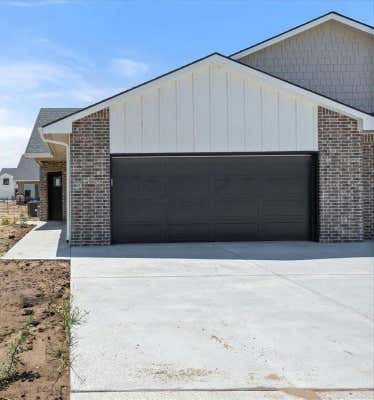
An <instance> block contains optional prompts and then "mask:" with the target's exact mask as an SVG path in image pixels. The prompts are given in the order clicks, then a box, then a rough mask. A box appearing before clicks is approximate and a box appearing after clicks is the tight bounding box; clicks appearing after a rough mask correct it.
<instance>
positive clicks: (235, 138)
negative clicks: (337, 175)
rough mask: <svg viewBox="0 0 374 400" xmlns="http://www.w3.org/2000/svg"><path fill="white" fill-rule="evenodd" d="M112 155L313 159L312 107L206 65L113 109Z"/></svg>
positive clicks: (237, 74)
mask: <svg viewBox="0 0 374 400" xmlns="http://www.w3.org/2000/svg"><path fill="white" fill-rule="evenodd" d="M110 144H111V153H191V152H217V153H218V152H273V151H316V150H318V142H317V105H316V104H315V103H312V102H311V101H309V100H306V99H305V98H304V97H302V96H298V95H295V94H291V93H288V92H286V91H283V90H279V89H276V88H274V87H272V86H271V85H270V84H269V83H268V82H264V81H261V80H259V79H257V78H253V77H248V76H246V75H245V74H242V73H241V72H238V71H236V70H230V69H229V68H228V67H226V66H222V65H219V64H211V65H208V66H206V65H205V66H203V67H201V68H200V69H196V70H194V71H192V72H191V71H188V72H186V73H185V74H182V75H179V76H178V77H177V78H173V79H170V80H166V81H165V80H164V81H162V82H160V84H159V85H158V86H157V85H152V87H150V88H147V87H145V88H144V90H140V91H137V92H136V93H135V94H134V95H131V96H128V97H126V98H124V99H122V100H121V101H118V102H116V103H114V104H113V105H111V108H110Z"/></svg>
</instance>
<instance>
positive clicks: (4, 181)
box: [3, 178, 9, 186]
mask: <svg viewBox="0 0 374 400" xmlns="http://www.w3.org/2000/svg"><path fill="white" fill-rule="evenodd" d="M3 185H5V186H9V178H4V179H3Z"/></svg>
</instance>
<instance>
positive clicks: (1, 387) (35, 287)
mask: <svg viewBox="0 0 374 400" xmlns="http://www.w3.org/2000/svg"><path fill="white" fill-rule="evenodd" d="M1 232H2V234H3V235H4V230H1ZM23 232H24V231H19V232H17V234H21V233H23ZM69 276H70V266H69V262H68V261H27V260H15V261H13V260H0V363H1V362H4V360H6V359H7V353H8V351H9V345H10V344H11V343H12V342H14V340H15V338H16V337H17V335H18V334H19V331H20V329H21V327H22V326H23V325H24V324H25V322H26V320H27V318H29V317H30V315H31V316H32V322H31V327H30V331H29V334H28V336H27V341H26V343H25V346H24V350H25V351H24V352H22V353H21V354H20V358H21V364H20V366H19V368H18V373H17V375H16V376H15V378H14V379H13V380H12V381H10V382H3V383H1V382H0V400H10V399H12V400H15V399H20V400H22V399H26V400H66V399H68V398H69V371H68V368H62V369H61V365H62V364H61V357H60V356H59V354H60V353H59V352H58V351H57V350H58V349H59V348H61V345H62V344H63V343H64V340H65V338H66V336H65V331H64V326H63V323H62V321H61V318H60V317H59V314H58V313H56V312H54V310H55V307H56V306H61V305H62V304H63V303H65V304H66V303H67V302H68V301H69V289H70V288H69ZM67 304H68V303H67Z"/></svg>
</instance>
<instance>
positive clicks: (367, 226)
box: [362, 132, 374, 240]
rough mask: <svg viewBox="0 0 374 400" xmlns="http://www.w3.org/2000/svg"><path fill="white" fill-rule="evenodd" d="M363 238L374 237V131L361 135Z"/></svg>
mask: <svg viewBox="0 0 374 400" xmlns="http://www.w3.org/2000/svg"><path fill="white" fill-rule="evenodd" d="M362 174H363V189H364V191H363V207H364V238H365V239H372V240H373V239H374V132H370V133H369V132H367V133H364V134H363V135H362Z"/></svg>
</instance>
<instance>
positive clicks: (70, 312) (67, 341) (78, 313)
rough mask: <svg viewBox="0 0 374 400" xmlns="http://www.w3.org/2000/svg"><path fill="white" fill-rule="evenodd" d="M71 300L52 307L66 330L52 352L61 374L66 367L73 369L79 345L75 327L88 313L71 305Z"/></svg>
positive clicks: (52, 310)
mask: <svg viewBox="0 0 374 400" xmlns="http://www.w3.org/2000/svg"><path fill="white" fill-rule="evenodd" d="M71 302H72V300H71V301H69V300H64V301H63V302H62V303H61V304H59V305H54V306H51V307H50V311H51V312H54V313H55V314H56V315H57V317H58V318H59V321H60V323H61V324H62V326H63V329H64V332H65V336H64V338H63V339H62V340H60V342H59V344H58V346H57V347H56V348H55V349H53V350H52V352H51V355H52V357H54V358H55V359H57V360H58V362H59V368H58V373H59V375H61V374H62V373H63V372H64V371H65V370H66V369H73V364H74V360H75V356H74V349H75V347H76V345H77V338H76V336H75V335H74V331H73V328H74V327H75V326H79V325H81V324H82V323H84V322H85V318H86V316H87V315H88V312H87V311H82V310H80V309H79V308H78V307H77V306H71Z"/></svg>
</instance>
